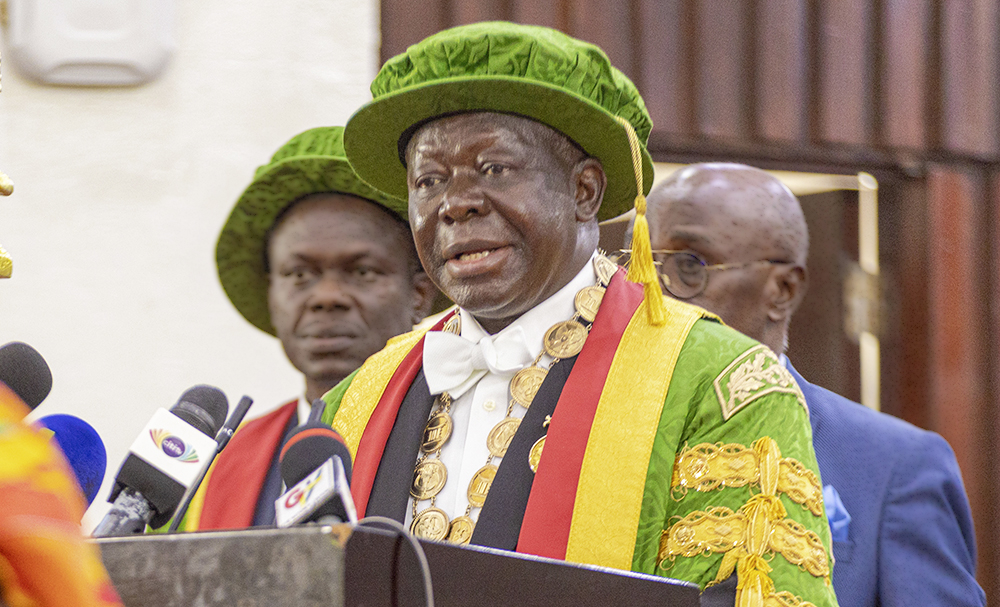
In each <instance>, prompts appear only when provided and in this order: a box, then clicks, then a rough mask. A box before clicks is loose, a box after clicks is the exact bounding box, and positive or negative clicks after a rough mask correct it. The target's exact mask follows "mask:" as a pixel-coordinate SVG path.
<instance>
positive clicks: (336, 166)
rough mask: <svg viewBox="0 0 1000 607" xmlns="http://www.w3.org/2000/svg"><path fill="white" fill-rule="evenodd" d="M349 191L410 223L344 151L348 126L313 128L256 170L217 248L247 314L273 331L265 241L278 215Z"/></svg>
mask: <svg viewBox="0 0 1000 607" xmlns="http://www.w3.org/2000/svg"><path fill="white" fill-rule="evenodd" d="M324 192H330V193H340V194H350V195H353V196H358V197H360V198H365V199H367V200H370V201H372V202H375V203H378V204H380V205H382V206H384V207H386V208H388V209H389V210H391V211H392V212H393V213H395V214H396V215H398V216H399V217H400V218H401V219H402V220H403V221H406V203H405V202H403V201H401V200H398V199H395V198H393V197H391V196H387V195H386V194H384V193H382V192H380V191H378V190H376V189H375V188H373V187H371V186H370V185H368V184H367V183H365V182H364V181H362V180H361V179H360V178H359V177H358V176H357V175H356V174H355V173H354V171H353V170H352V169H351V165H350V164H349V163H348V162H347V157H346V156H345V154H344V129H343V127H339V126H332V127H320V128H315V129H309V130H308V131H305V132H304V133H300V134H299V135H296V136H295V137H293V138H292V139H291V141H289V142H288V143H286V144H285V145H283V146H281V149H279V150H278V151H277V152H276V153H275V154H274V156H273V157H272V158H271V162H269V163H268V164H265V165H263V166H261V167H259V168H258V169H257V172H256V173H255V175H254V179H253V181H252V182H251V183H250V185H249V186H247V189H246V190H244V191H243V194H241V195H240V197H239V199H238V200H237V201H236V206H235V207H233V210H232V212H231V213H230V214H229V219H228V220H226V224H225V225H224V226H223V227H222V233H221V234H219V242H218V244H217V245H216V247H215V261H216V265H217V266H218V269H219V280H220V281H221V282H222V288H223V289H224V290H225V291H226V295H228V296H229V300H230V301H232V302H233V305H234V306H236V309H237V310H239V312H240V314H242V315H243V317H244V318H246V319H247V320H249V321H250V323H251V324H253V325H254V326H255V327H257V328H258V329H260V330H261V331H265V332H267V333H270V334H271V335H274V334H275V333H274V327H273V326H271V313H270V311H269V310H268V307H267V272H266V271H265V269H264V256H265V255H266V254H267V252H266V251H265V250H264V247H265V244H266V243H265V240H266V238H267V233H268V230H270V229H271V226H273V225H274V221H275V219H277V218H278V215H280V214H281V212H282V211H283V210H285V208H287V207H288V206H289V205H291V204H292V203H293V202H295V201H297V200H299V199H300V198H302V197H304V196H308V195H309V194H319V193H324Z"/></svg>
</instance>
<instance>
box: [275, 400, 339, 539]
mask: <svg viewBox="0 0 1000 607" xmlns="http://www.w3.org/2000/svg"><path fill="white" fill-rule="evenodd" d="M312 418H313V416H310V420H311V421H309V422H307V423H305V424H303V425H302V426H299V427H298V428H297V429H296V430H295V432H293V433H292V435H291V436H289V437H288V440H287V441H285V444H284V446H283V447H282V448H281V455H280V458H281V460H280V461H281V478H282V479H283V480H284V481H285V486H286V487H289V489H288V491H286V492H285V493H284V494H283V495H282V496H281V497H279V498H278V499H277V500H276V501H275V502H274V510H275V512H274V514H275V523H276V524H277V525H278V527H281V528H284V527H290V526H292V525H297V524H300V523H312V522H316V523H322V524H327V523H331V524H332V523H345V522H350V523H357V522H358V514H357V511H356V510H355V508H354V498H353V497H351V488H350V477H351V454H350V452H349V451H348V450H347V445H346V444H344V439H343V438H341V436H340V434H338V433H337V432H336V431H335V430H334V429H333V428H331V427H330V426H328V425H327V424H324V423H322V422H318V421H313V419H312Z"/></svg>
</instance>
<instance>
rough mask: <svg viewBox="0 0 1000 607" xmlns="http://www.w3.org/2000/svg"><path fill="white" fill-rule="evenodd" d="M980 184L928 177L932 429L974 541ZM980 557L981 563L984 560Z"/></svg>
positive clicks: (978, 516)
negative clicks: (960, 493) (951, 458)
mask: <svg viewBox="0 0 1000 607" xmlns="http://www.w3.org/2000/svg"><path fill="white" fill-rule="evenodd" d="M980 201H981V189H980V183H979V180H978V179H977V176H976V175H974V174H971V173H967V172H963V171H959V170H956V169H949V168H945V167H941V166H935V167H933V168H932V169H931V171H930V173H929V175H928V225H929V226H930V228H931V229H930V234H929V238H928V248H929V250H930V255H929V257H928V261H929V264H928V284H929V293H928V300H929V304H930V306H929V311H930V314H929V318H930V340H929V345H930V352H929V359H930V376H931V380H930V387H931V394H930V408H931V421H932V429H934V430H936V431H937V432H939V433H940V434H941V435H942V436H943V437H944V438H945V439H946V440H947V441H948V442H949V443H950V444H951V446H952V448H953V449H954V450H955V456H956V457H957V458H958V463H959V466H960V467H961V469H962V476H963V478H964V480H965V488H966V491H967V493H968V495H969V503H970V505H971V506H972V515H973V519H974V520H975V522H976V532H977V538H976V540H977V543H978V545H979V546H983V545H984V544H985V542H986V541H987V540H988V539H989V533H988V532H987V528H988V526H989V525H988V524H989V523H995V521H994V520H992V515H991V513H992V512H994V508H993V507H992V504H991V503H990V500H989V496H990V491H989V483H991V482H992V479H990V478H989V477H988V476H987V475H986V472H987V470H988V466H989V462H988V460H987V457H992V453H989V452H987V451H986V450H985V449H984V448H983V446H984V444H985V443H984V439H985V437H986V433H985V432H984V429H983V423H982V420H983V419H985V418H986V417H987V416H986V415H985V412H986V409H987V407H986V405H985V401H986V397H987V392H986V390H987V384H986V381H984V379H985V378H986V376H987V369H988V367H987V365H986V364H985V362H986V361H985V360H984V352H985V349H986V340H987V338H988V335H989V333H990V326H989V325H990V322H989V317H988V316H987V315H985V314H984V312H985V310H986V309H988V306H987V305H986V302H985V300H984V295H985V294H986V293H985V292H986V290H987V288H986V287H984V286H983V283H984V282H985V281H984V275H983V265H982V264H980V263H977V262H976V261H975V260H979V259H981V258H982V257H981V256H982V254H983V251H984V246H983V244H984V241H985V239H984V236H985V234H984V233H983V232H984V230H983V229H981V226H982V222H983V219H984V213H983V212H982V211H983V207H984V206H985V205H983V204H981V203H980ZM985 562H986V561H985V560H983V561H980V564H981V565H983V564H984V563H985Z"/></svg>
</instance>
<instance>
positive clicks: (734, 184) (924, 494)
mask: <svg viewBox="0 0 1000 607" xmlns="http://www.w3.org/2000/svg"><path fill="white" fill-rule="evenodd" d="M648 205H649V210H648V212H647V217H648V219H649V222H650V231H651V235H652V244H653V249H654V258H656V260H657V262H658V263H659V271H660V273H661V285H662V286H663V287H664V290H665V292H667V293H668V294H670V295H673V296H674V297H677V298H679V299H683V300H685V301H688V302H690V303H693V304H696V305H699V306H702V307H704V308H706V309H708V310H710V311H712V312H715V313H716V314H718V315H719V316H720V317H721V318H722V319H723V320H724V321H725V322H726V323H727V324H729V325H731V326H732V327H734V328H736V329H737V330H739V331H741V332H743V333H745V334H747V335H749V336H750V337H753V338H754V339H757V340H759V341H760V342H762V343H764V344H767V345H768V346H769V347H770V348H771V349H773V350H774V351H775V352H777V353H778V354H779V355H780V356H781V359H782V361H784V362H785V364H786V365H787V367H788V368H789V370H790V371H791V372H792V375H794V377H795V380H796V381H797V382H798V384H799V386H800V387H801V388H802V392H803V394H804V395H805V399H806V403H807V404H808V406H809V412H810V420H811V422H812V428H813V442H814V445H815V448H816V459H817V460H818V461H819V467H820V474H821V476H822V480H823V484H824V492H823V493H824V501H825V503H826V509H827V516H828V517H829V519H830V527H831V530H832V532H833V539H834V543H833V553H834V557H835V560H836V564H835V566H834V570H833V586H834V589H835V590H836V593H837V598H838V600H839V602H840V604H841V605H844V606H845V607H865V606H872V607H874V606H876V605H878V606H882V607H886V606H900V607H903V606H913V605H919V606H921V607H931V606H936V605H947V606H949V607H957V606H964V605H976V606H981V605H985V604H986V597H985V595H984V593H983V590H982V588H980V587H979V585H978V584H977V583H976V580H975V569H976V548H975V538H974V535H973V528H972V516H971V514H970V512H969V504H968V499H967V498H966V495H965V489H964V487H963V486H962V477H961V474H960V472H959V469H958V463H957V462H956V461H955V455H954V453H953V452H952V450H951V448H950V447H949V446H948V443H947V442H945V440H944V439H942V438H941V437H940V436H938V435H937V434H934V433H932V432H927V431H925V430H921V429H920V428H917V427H916V426H913V425H911V424H908V423H906V422H904V421H902V420H899V419H896V418H894V417H892V416H889V415H885V414H882V413H877V412H875V411H872V410H870V409H868V408H866V407H864V406H862V405H859V404H858V403H854V402H851V401H849V400H847V399H846V398H843V397H841V396H838V395H837V394H834V393H833V392H830V391H829V390H825V389H823V388H821V387H819V386H814V385H812V384H810V383H809V382H807V381H806V380H804V379H803V378H802V377H801V376H800V375H799V374H798V373H797V372H796V371H795V370H794V369H793V368H792V366H791V364H789V363H788V359H787V358H786V357H785V355H784V351H785V349H786V345H787V341H788V325H789V321H790V320H791V318H792V315H793V314H794V313H795V310H796V308H797V307H798V305H799V303H801V301H802V297H803V295H804V294H805V290H806V286H807V282H808V275H807V273H806V268H805V265H806V256H807V253H808V250H809V234H808V231H807V229H806V223H805V218H804V217H803V215H802V209H801V207H800V206H799V202H798V200H797V199H796V198H795V196H794V195H793V194H792V193H791V192H790V191H789V190H788V188H786V187H785V186H784V185H783V184H782V183H781V182H779V181H778V180H777V179H775V178H774V177H772V176H771V175H769V174H768V173H766V172H764V171H761V170H759V169H755V168H752V167H748V166H745V165H738V164H701V165H691V166H689V167H685V168H683V169H681V170H679V171H678V172H676V173H675V174H673V175H672V176H670V177H669V178H668V179H667V180H665V181H664V182H663V183H662V184H660V185H659V186H658V187H657V188H655V189H654V190H653V191H652V192H651V193H650V195H649V197H648Z"/></svg>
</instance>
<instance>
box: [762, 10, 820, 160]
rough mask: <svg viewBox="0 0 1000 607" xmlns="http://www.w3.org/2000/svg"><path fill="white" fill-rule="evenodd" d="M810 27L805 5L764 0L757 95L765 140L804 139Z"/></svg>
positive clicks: (806, 117)
mask: <svg viewBox="0 0 1000 607" xmlns="http://www.w3.org/2000/svg"><path fill="white" fill-rule="evenodd" d="M807 26H808V23H807V15H806V3H805V0H759V2H758V5H757V14H756V15H755V19H754V38H755V39H756V49H757V52H756V57H755V58H754V63H755V66H754V70H755V73H756V76H755V78H754V80H755V82H754V91H753V94H754V95H755V96H756V98H757V101H756V103H755V109H756V125H755V126H756V132H757V134H758V135H759V136H760V137H763V138H764V139H771V140H779V141H780V140H785V141H802V140H804V139H805V135H806V125H807V119H808V114H807V103H808V99H807V96H806V87H807V82H808V80H807V68H808V61H807V59H808V54H807V53H808V49H807V42H808V41H807Z"/></svg>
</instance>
